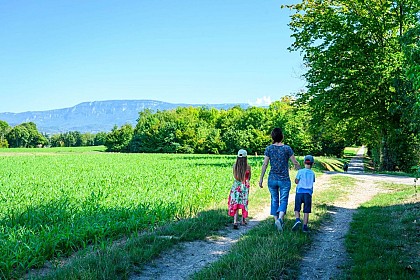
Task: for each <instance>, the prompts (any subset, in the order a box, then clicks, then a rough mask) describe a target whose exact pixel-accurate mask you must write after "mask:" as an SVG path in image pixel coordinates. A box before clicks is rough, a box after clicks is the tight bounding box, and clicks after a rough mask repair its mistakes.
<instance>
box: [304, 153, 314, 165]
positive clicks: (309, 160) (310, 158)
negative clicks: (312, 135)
mask: <svg viewBox="0 0 420 280" xmlns="http://www.w3.org/2000/svg"><path fill="white" fill-rule="evenodd" d="M303 162H304V163H305V164H312V163H314V157H313V156H311V155H306V156H305V158H304V159H303Z"/></svg>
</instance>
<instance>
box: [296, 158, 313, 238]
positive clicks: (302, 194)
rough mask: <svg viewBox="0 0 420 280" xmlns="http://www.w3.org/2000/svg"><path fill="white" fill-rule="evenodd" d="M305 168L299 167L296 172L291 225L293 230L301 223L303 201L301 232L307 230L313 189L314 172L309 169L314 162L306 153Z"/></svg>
mask: <svg viewBox="0 0 420 280" xmlns="http://www.w3.org/2000/svg"><path fill="white" fill-rule="evenodd" d="M303 161H304V163H305V168H302V169H299V171H298V173H297V174H296V178H295V183H296V184H297V186H296V197H295V217H296V222H295V224H294V225H293V227H292V230H293V231H296V230H298V229H299V227H300V226H301V224H302V221H301V220H300V210H301V207H302V203H303V227H302V231H303V232H309V228H308V221H309V213H311V208H312V193H313V191H314V182H315V173H314V172H313V171H312V170H311V168H312V165H313V164H314V157H313V156H311V155H307V156H305V158H304V160H303Z"/></svg>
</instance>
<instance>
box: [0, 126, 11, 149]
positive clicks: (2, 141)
mask: <svg viewBox="0 0 420 280" xmlns="http://www.w3.org/2000/svg"><path fill="white" fill-rule="evenodd" d="M9 130H10V126H9V124H8V123H7V122H5V121H1V120H0V148H7V147H9V142H7V139H6V135H7V133H8V132H9Z"/></svg>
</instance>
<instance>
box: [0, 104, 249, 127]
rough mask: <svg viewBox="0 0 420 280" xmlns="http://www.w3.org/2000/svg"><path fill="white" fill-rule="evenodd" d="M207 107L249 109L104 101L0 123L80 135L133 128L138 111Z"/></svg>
mask: <svg viewBox="0 0 420 280" xmlns="http://www.w3.org/2000/svg"><path fill="white" fill-rule="evenodd" d="M203 106H205V107H209V108H216V109H229V108H232V107H234V106H241V107H242V108H247V107H249V105H248V104H245V103H223V104H187V103H169V102H164V101H157V100H151V99H141V100H104V101H91V102H82V103H79V104H77V105H75V106H73V107H67V108H61V109H52V110H45V111H27V112H21V113H11V112H4V113H0V120H2V121H5V122H7V123H8V124H9V125H10V126H15V125H18V124H21V123H24V122H34V123H35V124H36V125H37V128H38V130H39V131H40V132H41V133H47V134H54V133H63V132H67V131H79V132H81V133H86V132H91V133H97V132H108V131H111V129H112V128H113V127H114V126H115V125H117V126H121V125H123V124H131V125H133V126H135V125H136V124H137V119H138V115H139V112H141V111H143V110H145V109H150V110H152V111H154V112H155V111H157V110H159V111H163V110H170V109H175V108H177V107H203Z"/></svg>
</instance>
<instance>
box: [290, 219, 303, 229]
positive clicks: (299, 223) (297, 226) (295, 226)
mask: <svg viewBox="0 0 420 280" xmlns="http://www.w3.org/2000/svg"><path fill="white" fill-rule="evenodd" d="M301 224H302V222H301V221H300V220H296V222H295V224H294V225H293V227H292V230H293V231H296V230H298V229H299V228H300V225H301Z"/></svg>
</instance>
